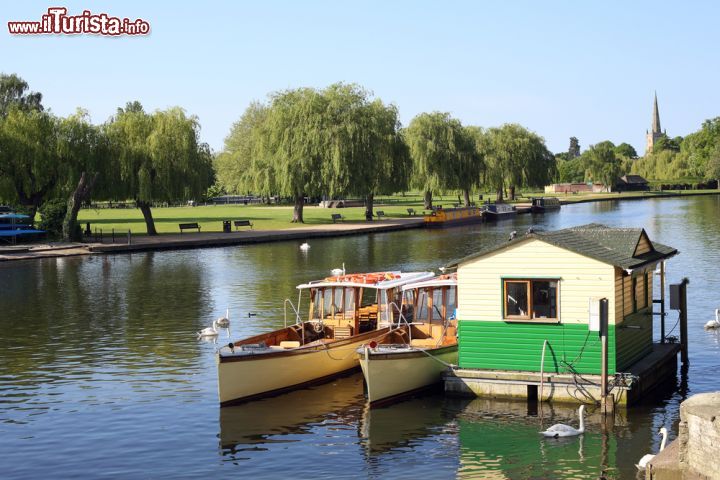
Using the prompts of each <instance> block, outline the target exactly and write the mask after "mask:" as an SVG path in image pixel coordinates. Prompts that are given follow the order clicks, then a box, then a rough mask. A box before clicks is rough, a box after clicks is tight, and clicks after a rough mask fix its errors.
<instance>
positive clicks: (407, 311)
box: [400, 290, 416, 322]
mask: <svg viewBox="0 0 720 480" xmlns="http://www.w3.org/2000/svg"><path fill="white" fill-rule="evenodd" d="M415 293H416V291H415V290H405V292H403V301H402V306H401V307H400V308H401V309H402V314H403V317H405V320H407V321H408V322H412V321H413V319H414V318H415Z"/></svg>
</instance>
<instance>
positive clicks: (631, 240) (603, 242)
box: [448, 223, 678, 270]
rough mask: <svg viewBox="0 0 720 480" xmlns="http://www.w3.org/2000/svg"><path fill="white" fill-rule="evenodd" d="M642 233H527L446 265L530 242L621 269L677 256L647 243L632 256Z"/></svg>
mask: <svg viewBox="0 0 720 480" xmlns="http://www.w3.org/2000/svg"><path fill="white" fill-rule="evenodd" d="M644 232H645V231H644V230H643V229H642V228H611V227H608V226H605V225H600V224H597V223H591V224H588V225H581V226H578V227H571V228H566V229H564V230H556V231H554V232H542V233H531V234H529V235H526V236H524V237H517V238H515V239H514V240H511V241H508V242H503V243H500V244H495V245H489V246H487V247H485V248H483V249H481V250H480V251H478V252H476V253H474V254H472V255H469V256H467V257H465V258H461V259H459V260H456V261H453V262H450V263H449V264H448V266H449V267H454V266H457V265H460V264H461V263H465V262H467V261H468V260H472V259H475V258H479V257H482V256H485V255H487V254H489V253H493V252H496V251H499V250H503V249H505V248H509V247H511V246H514V245H517V244H518V243H521V242H524V241H527V240H530V239H537V240H541V241H543V242H546V243H549V244H551V245H555V246H557V247H560V248H564V249H566V250H570V251H571V252H575V253H578V254H580V255H583V256H586V257H589V258H592V259H595V260H598V261H600V262H603V263H607V264H609V265H613V266H616V267H620V268H622V269H625V270H630V269H633V268H637V267H640V266H642V265H644V264H646V263H652V262H656V261H658V260H662V259H665V258H669V257H672V256H673V255H676V254H677V253H678V252H677V250H676V249H674V248H672V247H668V246H667V245H662V244H660V243H656V242H651V245H652V247H653V248H652V250H650V251H649V252H647V253H644V254H641V255H637V256H633V254H634V253H635V249H636V247H637V245H638V242H639V241H640V237H641V235H643V234H644Z"/></svg>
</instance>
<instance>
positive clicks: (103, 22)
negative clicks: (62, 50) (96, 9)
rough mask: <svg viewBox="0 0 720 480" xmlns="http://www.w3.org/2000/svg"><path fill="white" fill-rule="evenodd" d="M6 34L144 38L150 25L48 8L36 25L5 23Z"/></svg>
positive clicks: (65, 9) (139, 19)
mask: <svg viewBox="0 0 720 480" xmlns="http://www.w3.org/2000/svg"><path fill="white" fill-rule="evenodd" d="M8 31H9V32H10V34H11V35H80V34H91V35H112V36H118V35H147V34H149V33H150V24H149V23H148V22H146V21H145V20H143V19H142V18H138V19H136V20H130V19H129V18H118V17H111V16H110V15H108V14H107V13H99V14H95V13H91V12H90V10H84V11H83V12H82V14H81V15H68V14H67V8H65V7H51V8H48V10H47V14H46V15H43V16H42V18H41V19H40V21H39V22H31V21H30V22H29V21H25V22H8Z"/></svg>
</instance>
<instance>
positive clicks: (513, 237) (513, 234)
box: [508, 230, 517, 242]
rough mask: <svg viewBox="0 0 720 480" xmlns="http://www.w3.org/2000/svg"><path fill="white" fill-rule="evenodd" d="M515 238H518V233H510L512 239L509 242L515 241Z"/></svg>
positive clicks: (514, 231)
mask: <svg viewBox="0 0 720 480" xmlns="http://www.w3.org/2000/svg"><path fill="white" fill-rule="evenodd" d="M515 237H517V231H516V230H513V231H512V232H510V239H509V240H508V241H510V242H511V241H513V240H515Z"/></svg>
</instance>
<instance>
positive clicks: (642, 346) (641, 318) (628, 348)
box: [615, 309, 652, 372]
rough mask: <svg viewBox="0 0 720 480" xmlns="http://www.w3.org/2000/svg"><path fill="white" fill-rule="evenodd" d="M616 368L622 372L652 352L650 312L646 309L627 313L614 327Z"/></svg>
mask: <svg viewBox="0 0 720 480" xmlns="http://www.w3.org/2000/svg"><path fill="white" fill-rule="evenodd" d="M615 336H616V337H617V368H618V370H619V371H621V372H623V371H626V370H627V369H628V367H630V365H632V364H633V363H635V362H637V361H638V360H640V359H641V358H642V357H644V356H645V355H647V354H649V353H650V352H652V313H651V312H650V310H648V309H643V310H640V311H639V312H638V313H635V314H632V315H628V316H626V317H625V320H624V321H623V323H622V324H621V325H619V326H618V327H617V328H616V332H615Z"/></svg>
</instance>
